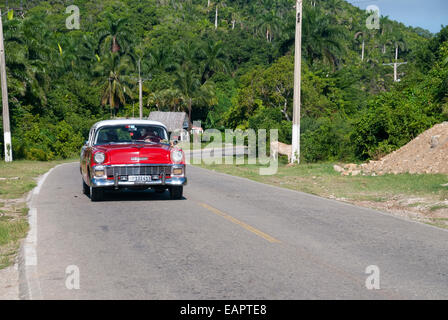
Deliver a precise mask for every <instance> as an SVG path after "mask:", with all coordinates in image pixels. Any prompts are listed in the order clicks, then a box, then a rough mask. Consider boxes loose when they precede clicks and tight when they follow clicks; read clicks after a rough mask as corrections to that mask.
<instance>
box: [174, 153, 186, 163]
mask: <svg viewBox="0 0 448 320" xmlns="http://www.w3.org/2000/svg"><path fill="white" fill-rule="evenodd" d="M183 159H184V154H183V152H182V151H181V150H173V151H171V160H172V161H173V162H176V163H178V162H182V160H183Z"/></svg>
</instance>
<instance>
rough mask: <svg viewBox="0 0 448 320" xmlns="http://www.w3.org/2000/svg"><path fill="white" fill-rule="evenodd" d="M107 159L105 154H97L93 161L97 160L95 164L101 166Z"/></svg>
mask: <svg viewBox="0 0 448 320" xmlns="http://www.w3.org/2000/svg"><path fill="white" fill-rule="evenodd" d="M105 159H106V155H105V154H104V152H97V153H95V155H94V156H93V160H95V162H96V163H99V164H101V163H103V162H104V160H105Z"/></svg>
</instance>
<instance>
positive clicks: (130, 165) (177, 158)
mask: <svg viewBox="0 0 448 320" xmlns="http://www.w3.org/2000/svg"><path fill="white" fill-rule="evenodd" d="M80 170H81V175H82V185H83V192H84V193H85V194H86V195H89V196H90V199H91V200H92V201H98V200H101V199H102V198H103V194H104V190H106V189H112V190H113V189H115V190H118V189H125V188H126V189H138V190H144V189H148V188H151V189H154V190H155V191H156V192H160V193H162V192H165V191H166V190H167V189H168V190H169V192H170V195H171V199H180V198H182V192H183V186H184V185H186V184H187V178H186V176H185V155H184V153H183V151H182V150H181V149H180V148H178V147H177V146H176V145H173V144H170V141H169V137H168V131H167V128H166V127H165V126H164V125H163V124H162V123H160V122H157V121H150V120H131V119H126V120H106V121H100V122H97V123H96V124H94V125H93V126H92V128H91V129H90V133H89V140H87V141H86V143H85V145H84V146H83V147H82V149H81V161H80Z"/></svg>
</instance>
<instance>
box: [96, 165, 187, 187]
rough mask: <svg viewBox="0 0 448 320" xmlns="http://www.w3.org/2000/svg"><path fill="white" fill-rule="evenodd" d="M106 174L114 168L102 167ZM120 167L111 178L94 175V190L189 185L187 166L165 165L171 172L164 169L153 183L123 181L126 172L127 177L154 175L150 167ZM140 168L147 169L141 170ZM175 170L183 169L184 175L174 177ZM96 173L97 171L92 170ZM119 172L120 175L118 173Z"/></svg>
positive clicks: (157, 174)
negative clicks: (99, 188) (101, 188)
mask: <svg viewBox="0 0 448 320" xmlns="http://www.w3.org/2000/svg"><path fill="white" fill-rule="evenodd" d="M102 167H103V168H104V170H105V172H109V169H110V170H112V169H113V166H102ZM115 167H120V170H121V171H120V170H112V172H114V175H113V177H111V176H103V177H97V176H95V175H93V176H92V177H91V178H90V185H91V186H92V187H94V188H97V187H104V188H115V189H118V188H132V187H160V186H162V187H163V186H167V187H169V186H184V185H186V184H187V178H186V177H185V165H163V167H165V168H168V170H169V172H166V169H164V170H163V171H162V172H161V173H160V175H159V173H156V176H159V177H158V179H156V180H152V181H145V182H131V181H127V180H122V179H121V175H123V174H124V172H126V175H139V174H148V175H153V173H154V172H152V171H151V172H152V174H151V173H149V172H150V171H148V165H144V166H139V165H137V166H136V165H129V166H123V165H121V166H115ZM139 167H145V168H142V169H140V168H139ZM151 167H153V168H152V169H154V168H155V167H161V165H154V166H151ZM174 168H182V169H183V170H182V171H183V175H173V174H172V169H174ZM92 171H93V172H95V169H94V170H92ZM117 172H118V173H117Z"/></svg>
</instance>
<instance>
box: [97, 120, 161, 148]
mask: <svg viewBox="0 0 448 320" xmlns="http://www.w3.org/2000/svg"><path fill="white" fill-rule="evenodd" d="M111 143H168V134H167V132H166V130H165V128H163V127H160V126H155V125H145V124H143V125H142V124H123V125H114V126H105V127H102V128H100V129H98V131H97V133H96V137H95V140H94V144H95V145H99V144H111Z"/></svg>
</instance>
